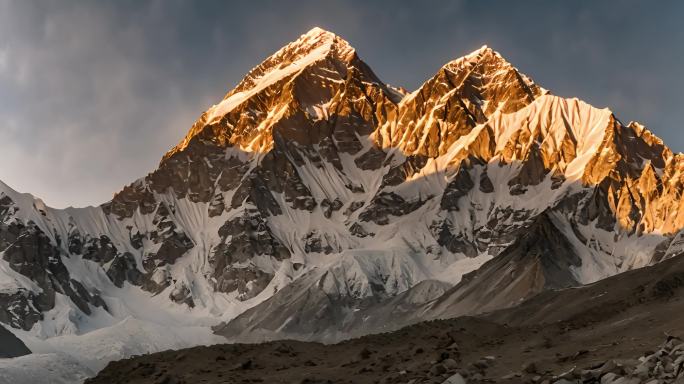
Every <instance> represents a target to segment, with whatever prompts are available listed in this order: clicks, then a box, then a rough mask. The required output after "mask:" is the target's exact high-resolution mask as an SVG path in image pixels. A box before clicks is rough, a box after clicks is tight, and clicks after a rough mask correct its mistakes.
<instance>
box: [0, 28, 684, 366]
mask: <svg viewBox="0 0 684 384" xmlns="http://www.w3.org/2000/svg"><path fill="white" fill-rule="evenodd" d="M683 167H684V162H683V161H682V158H681V155H675V154H673V153H672V152H671V151H670V150H669V149H667V147H666V146H665V145H664V144H663V143H662V141H660V140H659V139H658V138H656V137H655V136H653V135H652V134H651V133H650V132H649V131H648V130H646V129H645V128H644V127H643V126H641V125H639V124H636V123H630V124H628V125H624V124H622V123H621V122H620V121H619V120H618V119H617V118H616V117H615V116H613V114H612V113H611V112H610V111H609V110H607V109H597V108H594V107H592V106H590V105H588V104H586V103H583V102H581V101H579V100H576V99H564V98H560V97H557V96H553V95H551V94H550V93H549V92H548V91H546V90H544V89H542V88H541V87H539V86H538V85H536V84H535V83H534V82H533V81H532V80H531V79H530V78H529V77H527V76H525V75H523V74H521V73H520V72H519V71H518V70H517V69H516V68H515V67H513V66H512V65H511V64H509V63H508V62H506V60H505V59H504V58H503V57H502V56H501V55H500V54H498V53H497V52H495V51H493V50H492V49H490V48H488V47H483V48H481V49H479V50H477V51H475V52H473V53H471V54H469V55H467V56H465V57H463V58H461V59H457V60H454V61H452V62H450V63H447V64H446V65H445V66H444V67H443V68H441V69H440V70H439V71H438V73H437V74H436V75H435V76H434V77H432V78H431V79H429V80H428V81H426V82H425V83H424V84H423V85H422V86H421V87H420V88H419V89H418V90H416V91H415V92H412V93H410V94H405V93H404V92H402V91H400V90H397V89H394V88H392V87H390V86H388V85H386V84H384V83H383V82H382V81H381V80H380V79H379V78H378V77H377V76H376V75H375V74H374V73H373V71H372V70H371V69H370V68H369V67H368V66H367V65H366V64H365V63H364V62H363V61H361V60H360V58H359V56H358V55H357V53H356V51H355V50H354V49H353V48H352V47H351V46H350V45H349V43H347V42H346V41H344V40H343V39H342V38H340V37H339V36H336V35H335V34H333V33H330V32H327V31H324V30H321V29H319V28H315V29H313V30H311V31H309V32H308V33H306V34H305V35H302V36H301V37H300V38H299V39H298V40H296V41H294V42H293V43H290V44H288V45H286V46H285V47H283V48H282V49H281V50H279V51H278V52H276V53H275V54H274V55H272V56H271V57H269V58H267V59H266V60H265V61H264V62H262V63H261V64H260V65H259V66H257V67H256V68H254V69H253V70H252V71H250V72H249V73H248V74H247V76H246V77H245V78H244V79H243V80H242V81H241V82H240V83H239V84H238V86H237V87H236V88H235V89H234V90H232V91H231V92H229V93H228V94H227V95H226V97H225V98H224V99H223V100H222V101H221V102H219V103H218V104H216V105H214V106H212V107H211V108H209V110H207V111H206V112H205V113H203V114H202V115H201V116H200V118H199V119H198V120H197V122H196V123H195V124H194V125H193V127H192V128H191V129H190V131H189V132H188V134H187V136H186V137H185V138H184V139H183V140H182V141H181V142H180V143H179V144H178V145H177V146H176V147H174V148H172V149H171V150H170V151H169V152H168V153H167V154H166V155H165V156H164V157H163V158H162V160H161V162H160V164H159V167H158V168H157V169H156V170H154V171H153V172H151V173H149V174H148V175H147V176H145V177H143V178H141V179H139V180H137V181H135V182H134V183H132V184H131V185H129V186H126V187H124V188H123V189H122V190H121V191H120V192H119V193H117V194H116V195H115V196H114V198H113V199H112V201H110V202H107V203H105V204H103V205H102V206H99V207H88V208H69V209H64V210H56V209H52V208H49V207H46V206H45V204H43V203H42V202H41V201H40V200H39V199H36V198H34V197H33V196H31V195H27V194H20V193H17V192H15V191H13V190H12V189H11V188H9V187H8V186H6V185H4V184H0V322H3V323H5V324H7V325H9V326H10V327H12V328H13V330H14V332H15V333H16V334H17V335H18V336H20V337H21V338H22V339H23V340H24V341H25V342H27V343H28V344H32V345H37V346H42V347H41V348H42V349H41V350H42V351H45V352H46V353H52V352H51V351H52V350H53V349H54V350H59V356H58V357H57V358H58V359H62V360H60V361H73V359H75V360H76V361H78V363H79V364H81V365H83V366H84V367H86V368H87V369H88V370H97V369H100V368H101V366H100V365H94V363H93V361H92V360H91V357H92V356H98V357H102V358H103V359H104V360H107V359H113V358H118V357H122V356H126V355H129V354H131V353H142V352H144V351H151V350H158V349H162V348H171V347H180V346H185V345H186V344H187V345H190V344H196V343H209V342H213V341H214V339H212V338H210V337H209V336H208V335H207V334H205V333H203V332H205V331H206V330H208V329H209V328H208V327H209V326H213V325H217V324H220V323H222V322H227V325H226V326H224V327H223V328H222V329H224V330H230V332H229V333H230V334H232V335H236V334H237V335H240V336H244V335H245V332H247V333H254V334H259V335H264V337H268V338H270V337H279V335H283V334H286V333H288V334H291V335H299V336H302V337H309V338H315V337H316V335H318V334H320V335H334V337H333V338H340V337H345V335H346V334H347V333H346V331H345V330H350V329H352V328H351V327H352V326H354V327H356V326H355V325H354V324H358V323H356V322H357V321H358V319H359V318H358V317H356V316H357V315H354V314H358V315H361V314H368V315H369V316H370V315H371V314H372V315H373V316H376V317H377V315H378V311H380V312H382V308H390V307H391V306H392V305H393V304H392V303H395V304H396V303H400V304H401V305H402V306H403V305H406V308H414V306H415V307H418V306H422V305H423V304H425V303H424V302H428V301H431V300H436V299H435V297H434V294H435V293H437V292H438V293H440V294H441V293H442V291H443V290H444V289H443V288H444V287H445V285H440V284H441V283H438V281H441V282H443V283H445V284H446V285H454V286H455V287H454V288H453V289H454V290H456V291H453V290H448V291H445V292H444V293H443V294H444V295H450V296H448V299H447V296H444V297H441V298H438V299H437V300H440V302H443V303H454V304H453V306H451V307H454V308H456V307H457V308H462V309H463V310H462V311H459V313H463V312H468V311H479V310H484V309H492V308H493V307H498V306H506V305H511V304H512V303H515V302H516V301H517V300H519V299H522V298H525V297H529V296H530V295H533V294H536V293H538V292H539V291H540V290H543V289H546V288H548V287H557V286H567V285H575V284H584V283H590V282H593V281H596V280H599V279H602V278H605V277H607V276H611V275H614V274H617V273H619V272H622V271H626V270H629V269H632V268H638V267H641V266H645V265H648V264H651V263H655V262H658V261H660V260H662V259H664V258H667V257H671V256H672V255H675V254H677V253H680V252H681V251H682V247H683V246H682V244H684V242H682V241H681V236H682V235H681V234H680V230H681V229H682V227H684V205H682V204H684V199H682V197H681V196H682V190H683V189H684V185H683V184H682V180H684V178H682V170H683ZM535 231H537V232H538V233H544V234H545V236H546V237H544V236H541V237H540V238H541V239H546V241H540V242H537V243H526V244H527V245H525V246H524V247H522V248H521V246H520V244H519V243H516V240H517V239H519V238H520V237H521V234H525V233H530V232H533V233H537V232H535ZM539 231H541V232H539ZM559 238H562V239H563V242H564V244H567V247H565V249H566V250H567V252H566V253H563V254H562V255H556V254H544V255H537V256H536V257H537V258H534V259H528V258H527V255H528V253H526V252H524V250H525V249H535V250H537V251H538V252H537V253H539V252H542V253H544V252H547V251H548V250H549V249H553V247H550V245H549V244H550V243H553V241H554V239H559ZM521 249H523V251H521ZM502 260H509V262H503V261H502ZM511 263H513V264H515V265H518V266H519V267H520V268H521V270H519V271H518V272H520V273H521V274H520V279H518V280H515V279H514V280H515V281H508V280H506V279H503V278H502V276H503V275H502V273H504V272H505V271H506V270H507V269H506V268H507V267H508V266H510V265H511ZM483 265H484V266H485V267H486V269H483V270H482V271H479V272H480V273H478V272H477V271H478V269H479V268H480V267H481V266H483ZM473 271H476V272H475V273H471V272H473ZM521 271H522V272H521ZM524 271H528V272H529V271H541V272H542V275H533V274H525V273H523V272H524ZM469 273H470V274H469ZM464 275H467V276H468V278H469V279H471V280H470V281H469V282H468V284H466V285H467V287H465V288H464V284H459V283H461V279H462V277H463V276H464ZM507 281H508V283H507ZM425 282H432V283H425ZM509 283H510V284H513V283H516V284H517V285H515V287H513V286H508V285H507V284H509ZM473 287H497V290H498V289H501V290H502V292H506V294H504V295H502V296H497V300H493V301H492V302H491V303H490V305H489V306H484V305H480V304H482V303H478V302H477V301H478V300H485V299H478V297H479V296H477V295H471V294H470V292H475V291H476V292H477V293H478V295H484V296H487V295H488V294H494V293H493V292H492V291H488V290H487V289H484V290H483V289H479V288H477V289H476V288H473ZM509 288H510V289H509ZM413 289H415V291H414V290H413ZM454 292H456V293H454ZM440 296H441V295H440ZM464 297H466V298H467V299H468V300H471V304H472V305H470V304H469V305H465V304H464V302H463V300H465V299H463V300H461V299H459V300H456V299H457V298H464ZM393 300H397V301H396V302H395V301H393ZM406 300H408V301H406ZM454 300H456V301H457V302H454ZM473 300H474V301H475V302H472V301H473ZM407 302H408V303H410V305H409V304H405V303H407ZM397 305H399V304H397ZM430 308H433V309H434V311H433V312H431V313H433V314H434V313H452V312H450V311H449V309H448V308H442V307H430ZM246 311H247V312H246ZM406 312H408V311H406ZM426 313H427V312H426ZM316 316H318V317H316ZM431 316H432V315H431ZM311 318H319V320H321V321H320V322H318V323H316V322H315V321H313V322H312V319H311ZM340 319H346V320H344V321H347V322H348V323H340V321H339V320H340ZM231 320H233V322H231ZM196 327H204V328H201V329H198V328H196ZM195 332H200V334H201V335H203V336H202V337H189V336H188V335H195V334H196V333H195ZM129 334H133V335H140V337H137V336H136V337H131V338H129V337H128V336H127V335H129ZM145 335H146V336H145ZM157 336H159V337H157ZM102 338H105V339H108V340H111V342H110V344H112V345H114V346H117V345H119V346H120V348H119V347H115V348H114V349H112V350H99V349H97V348H96V346H95V345H94V344H93V342H91V340H97V339H102ZM122 340H125V342H124V341H122ZM60 343H61V344H60ZM129 343H130V344H129ZM79 345H82V347H80V346H79ZM41 358H48V357H45V356H43V357H41ZM23 361H28V360H23ZM84 372H85V371H84Z"/></svg>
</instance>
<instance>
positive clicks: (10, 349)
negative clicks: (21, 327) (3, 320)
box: [0, 325, 31, 359]
mask: <svg viewBox="0 0 684 384" xmlns="http://www.w3.org/2000/svg"><path fill="white" fill-rule="evenodd" d="M29 353H31V351H30V350H29V349H28V348H27V347H26V345H24V343H23V342H22V341H21V340H19V339H18V338H17V337H16V336H14V335H13V334H12V332H10V331H8V330H6V329H5V327H3V326H2V325H0V358H2V359H7V358H10V357H19V356H24V355H28V354H29Z"/></svg>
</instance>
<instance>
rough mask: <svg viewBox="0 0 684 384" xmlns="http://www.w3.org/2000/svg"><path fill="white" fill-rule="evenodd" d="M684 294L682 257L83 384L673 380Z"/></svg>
mask: <svg viewBox="0 0 684 384" xmlns="http://www.w3.org/2000/svg"><path fill="white" fill-rule="evenodd" d="M683 297H684V256H678V257H675V258H672V259H669V260H666V261H664V262H662V263H660V264H658V265H655V266H652V267H646V268H642V269H638V270H634V271H630V272H626V273H624V274H622V275H618V276H614V277H610V278H607V279H605V280H602V281H600V282H597V283H595V284H591V285H588V286H583V287H579V288H566V289H563V290H549V291H546V292H544V293H543V294H541V295H538V296H536V297H534V298H532V299H530V300H527V301H525V302H524V303H522V304H520V305H519V306H516V307H514V308H508V309H504V310H499V311H496V312H491V313H487V314H484V315H481V316H478V317H459V318H455V319H450V320H435V321H428V322H422V323H420V324H417V325H413V326H409V327H406V328H403V329H401V330H398V331H395V332H392V333H384V334H378V335H370V336H364V337H361V338H357V339H352V340H348V341H344V342H341V343H338V344H332V345H323V344H318V343H311V342H308V343H307V342H296V341H273V342H268V343H262V344H226V345H216V346H211V347H196V348H192V349H186V350H181V351H167V352H162V353H156V354H152V355H147V356H139V357H135V358H132V359H128V360H122V361H118V362H113V363H110V364H109V365H108V366H107V368H106V369H105V370H103V371H102V372H101V373H100V374H99V375H98V376H97V377H96V378H94V379H91V380H89V381H87V383H88V384H97V383H112V384H115V383H131V384H142V383H162V382H167V383H201V382H207V383H252V382H264V383H393V384H394V383H443V382H444V383H451V384H455V383H459V384H460V383H461V382H459V381H456V379H455V378H454V379H453V381H451V382H450V381H447V380H448V379H449V378H451V377H454V375H457V374H458V375H459V376H460V377H462V378H463V379H464V380H465V381H464V382H467V383H485V382H489V383H492V382H493V383H510V384H520V383H557V384H577V383H623V384H624V383H678V382H679V381H677V380H678V379H679V380H681V377H682V375H683V374H684V370H683V367H684V366H683V364H682V363H683V362H684V355H683V353H684V350H683V349H682V348H683V347H684V341H682V340H681V339H678V336H679V337H681V336H682V335H684V324H683V323H682V321H681V313H682V310H684V301H683V299H682V298H683ZM663 343H664V345H661V344H663ZM642 354H643V355H644V357H643V358H641V359H640V360H637V359H639V358H640V356H641V355H642ZM620 380H621V381H620ZM653 380H655V381H653Z"/></svg>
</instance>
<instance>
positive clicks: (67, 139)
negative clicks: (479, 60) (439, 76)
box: [0, 0, 684, 207]
mask: <svg viewBox="0 0 684 384" xmlns="http://www.w3.org/2000/svg"><path fill="white" fill-rule="evenodd" d="M659 4H661V5H660V6H659V7H652V6H650V5H649V4H645V3H643V2H637V1H631V0H625V1H620V2H615V1H603V2H598V3H596V2H591V3H590V2H587V3H574V2H541V1H531V2H525V3H519V2H515V3H512V2H507V1H499V2H494V1H492V2H481V1H465V0H464V1H453V2H447V3H445V2H443V1H436V0H434V1H433V0H426V1H421V2H396V1H372V2H369V1H360V0H349V1H332V0H326V1H320V0H318V1H314V0H303V1H298V2H296V3H295V2H286V1H273V0H270V1H269V0H262V1H259V2H224V1H211V0H207V1H202V2H191V1H182V0H168V1H165V0H150V1H134V0H122V1H117V2H92V1H81V0H64V1H59V2H57V1H49V0H48V1H37V0H7V1H0V154H2V157H1V158H0V179H2V180H3V181H5V182H7V183H8V184H10V185H12V186H13V187H15V188H16V189H18V190H21V191H26V192H31V193H34V194H36V195H37V196H40V197H42V198H44V199H45V201H46V202H47V203H48V204H51V205H53V206H58V207H62V206H66V205H76V206H82V205H85V204H100V203H102V202H104V201H107V200H108V199H109V198H110V197H111V195H112V194H113V193H114V192H116V191H118V190H120V189H121V187H122V186H123V185H125V184H128V183H129V182H131V181H133V180H135V179H136V178H138V177H141V176H144V175H145V174H146V173H147V172H149V171H151V170H152V169H154V168H155V167H156V164H157V162H158V161H159V159H160V158H161V156H162V155H163V153H164V152H165V151H166V150H168V149H169V148H170V147H171V146H173V145H174V144H175V143H176V142H177V141H179V140H180V139H181V138H182V137H183V135H184V134H185V132H186V130H187V129H189V127H190V126H191V125H192V123H193V121H194V120H195V119H196V118H197V117H198V116H199V115H200V114H201V112H202V111H203V110H205V109H206V108H207V107H209V106H210V105H212V104H214V103H216V102H217V101H218V100H220V98H221V97H222V96H223V95H224V94H225V93H226V92H227V91H228V90H229V89H230V88H231V87H232V86H233V85H234V84H236V83H237V82H238V81H239V80H240V79H241V77H242V76H243V75H244V74H245V73H246V72H247V71H248V70H249V69H250V68H252V67H253V66H255V65H256V64H258V62H259V61H260V60H261V59H263V58H265V57H266V56H268V55H269V54H271V53H272V52H273V51H275V50H276V49H278V48H280V47H281V46H282V45H284V44H285V43H287V42H288V41H290V40H293V39H295V38H296V37H297V36H298V35H299V34H301V33H303V32H305V31H306V30H308V29H309V28H311V27H313V26H316V25H319V26H322V27H324V28H327V29H330V30H332V31H334V32H336V33H338V34H340V35H341V36H343V37H344V38H346V39H347V40H349V41H350V42H351V43H352V45H354V46H355V47H356V48H357V50H358V52H359V54H360V56H361V57H362V58H363V59H364V60H366V61H367V62H368V63H369V65H370V66H371V67H372V68H373V69H374V70H375V71H376V73H377V74H378V75H379V76H380V78H382V79H383V80H385V81H387V82H389V83H392V84H395V85H402V86H406V87H408V88H415V87H418V86H419V85H420V84H421V83H422V82H423V81H424V80H425V79H426V78H428V77H429V76H431V75H432V74H433V73H434V72H435V71H436V70H437V69H438V68H439V67H440V66H441V65H442V64H444V63H445V62H447V61H449V60H451V59H453V58H456V57H458V56H460V55H463V54H465V53H467V52H469V51H472V50H473V49H475V48H477V47H479V46H480V45H482V44H484V43H487V44H489V45H491V46H493V47H494V48H495V49H497V50H499V51H500V52H501V53H502V54H504V56H505V57H507V58H508V59H509V60H510V61H511V62H512V63H513V64H515V65H517V66H518V67H519V68H520V69H521V70H522V71H523V72H525V73H527V74H528V75H530V76H531V77H533V78H534V79H535V80H536V81H537V82H539V83H540V84H542V85H543V86H545V87H547V88H549V89H551V90H552V91H553V92H554V93H556V94H560V95H562V96H577V97H580V98H582V99H585V100H587V101H589V102H591V103H593V104H596V105H597V106H611V107H613V109H614V110H615V111H616V112H617V114H618V116H620V117H621V118H623V119H625V120H630V119H636V120H640V121H642V122H644V123H645V124H646V125H647V126H649V127H651V128H653V129H654V130H655V131H656V133H657V134H659V135H661V136H663V137H664V138H665V140H666V142H667V143H669V144H670V145H672V146H673V147H674V148H675V149H677V150H679V149H684V137H682V136H681V135H680V134H679V132H678V129H679V126H678V124H680V123H679V122H680V121H682V120H684V112H683V111H682V109H681V108H680V105H679V104H680V103H681V95H680V90H681V89H684V77H682V76H681V74H680V68H681V67H682V66H683V65H684V52H683V51H682V50H681V49H678V47H681V46H682V45H684V32H683V31H684V29H682V28H680V27H679V20H678V15H681V14H682V11H684V3H680V2H676V1H663V2H661V3H659ZM636 20H638V22H636Z"/></svg>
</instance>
